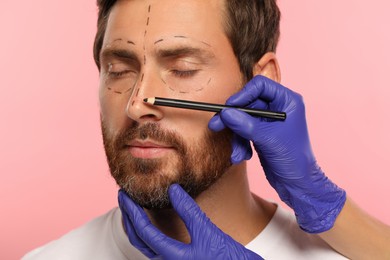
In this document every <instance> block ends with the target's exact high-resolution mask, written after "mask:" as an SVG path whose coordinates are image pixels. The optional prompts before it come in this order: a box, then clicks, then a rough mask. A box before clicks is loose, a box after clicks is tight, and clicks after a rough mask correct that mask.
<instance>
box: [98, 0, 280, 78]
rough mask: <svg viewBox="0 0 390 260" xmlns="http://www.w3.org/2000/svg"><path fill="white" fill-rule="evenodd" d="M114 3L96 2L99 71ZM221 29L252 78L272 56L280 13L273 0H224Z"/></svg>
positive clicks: (244, 73)
mask: <svg viewBox="0 0 390 260" xmlns="http://www.w3.org/2000/svg"><path fill="white" fill-rule="evenodd" d="M116 1H117V0H97V5H98V8H99V14H98V23H97V27H98V29H97V33H96V36H95V43H94V47H93V54H94V59H95V62H96V65H97V66H98V68H99V70H100V58H99V55H100V50H101V48H102V44H103V39H104V33H105V31H106V27H107V21H108V17H109V15H110V11H111V8H112V7H113V6H114V4H115V3H116ZM224 14H225V17H224V27H225V28H224V29H225V33H226V36H227V37H228V39H229V41H230V43H231V45H232V48H233V51H234V54H235V56H236V57H237V60H238V62H239V66H240V70H241V72H242V74H243V76H244V78H245V80H246V81H247V80H249V79H251V78H252V77H253V72H252V69H253V66H254V65H255V64H256V62H257V61H258V60H259V59H260V58H261V57H262V56H263V55H264V54H265V53H267V52H275V51H276V46H277V44H278V40H279V35H280V29H279V22H280V11H279V8H278V6H277V5H276V0H225V10H224Z"/></svg>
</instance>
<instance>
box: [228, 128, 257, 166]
mask: <svg viewBox="0 0 390 260" xmlns="http://www.w3.org/2000/svg"><path fill="white" fill-rule="evenodd" d="M232 150H233V151H232V155H231V156H230V158H231V161H232V163H233V164H238V163H240V162H242V161H244V160H249V159H250V158H252V154H253V152H252V147H251V144H250V142H249V141H248V140H246V139H244V138H242V137H241V136H239V135H236V134H235V135H234V137H233V141H232Z"/></svg>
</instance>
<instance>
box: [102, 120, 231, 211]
mask: <svg viewBox="0 0 390 260" xmlns="http://www.w3.org/2000/svg"><path fill="white" fill-rule="evenodd" d="M101 126H102V133H103V143H104V148H105V151H106V156H107V161H108V164H109V167H110V171H111V175H112V176H113V177H114V179H115V181H116V183H117V184H118V185H119V187H120V188H122V189H123V190H124V191H126V192H127V194H129V196H130V197H131V198H132V199H133V200H134V201H135V202H136V203H138V204H139V205H140V206H142V207H145V208H148V209H163V208H169V207H170V202H169V197H168V188H169V186H170V185H171V184H173V183H178V184H180V185H181V186H182V187H183V189H184V190H185V191H186V192H187V193H188V194H189V195H190V196H191V197H193V198H196V197H197V196H198V195H199V194H200V193H202V192H203V191H205V190H206V189H208V188H209V187H210V186H211V185H212V184H214V183H215V182H216V181H217V180H218V179H219V178H220V177H221V176H222V175H223V174H224V173H225V172H226V171H227V170H228V168H229V167H230V166H231V162H230V154H231V137H232V134H231V132H229V131H228V130H223V131H222V132H219V133H214V132H211V131H209V130H208V129H205V134H204V135H203V136H204V137H203V138H202V139H201V140H195V141H194V142H193V143H192V144H191V145H186V143H185V142H184V140H183V138H182V137H181V136H180V135H179V134H178V133H176V132H174V131H167V130H164V129H162V128H161V127H160V125H159V124H158V123H145V124H142V125H139V124H138V123H134V124H133V125H132V126H130V127H129V128H128V129H126V130H125V131H122V132H120V133H118V134H117V135H115V136H113V135H112V134H110V133H109V131H108V128H107V126H106V124H105V122H104V120H101ZM135 139H140V140H145V139H150V140H151V141H156V142H158V143H162V144H164V145H169V146H172V147H173V148H174V151H175V155H174V156H169V157H167V158H154V159H142V158H135V157H133V156H132V155H131V154H130V152H129V146H128V144H129V143H130V142H131V141H132V140H135Z"/></svg>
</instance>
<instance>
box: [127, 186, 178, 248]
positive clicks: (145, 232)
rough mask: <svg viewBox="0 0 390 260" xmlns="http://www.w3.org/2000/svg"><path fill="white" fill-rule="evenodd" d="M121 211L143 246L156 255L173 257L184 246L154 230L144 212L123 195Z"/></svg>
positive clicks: (156, 229)
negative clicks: (124, 213)
mask: <svg viewBox="0 0 390 260" xmlns="http://www.w3.org/2000/svg"><path fill="white" fill-rule="evenodd" d="M121 199H122V205H123V209H124V211H125V212H126V214H127V215H128V217H129V219H130V221H131V223H132V225H133V227H134V230H135V231H136V233H137V235H138V236H139V237H140V238H141V239H142V240H143V241H144V242H145V244H146V245H147V246H148V247H149V248H150V249H151V250H153V251H154V252H155V253H156V254H157V255H159V254H167V255H175V254H176V253H177V249H178V248H183V247H184V246H185V244H183V243H181V242H178V241H176V240H174V239H172V238H170V237H168V236H166V235H165V234H163V233H162V232H161V231H160V230H159V229H158V228H156V227H155V226H154V225H153V224H152V223H151V222H150V220H149V218H148V216H147V215H146V213H145V212H144V210H143V209H142V208H141V207H140V206H139V205H137V204H135V203H134V202H133V201H132V200H131V199H130V198H129V197H128V196H127V194H125V193H122V196H121Z"/></svg>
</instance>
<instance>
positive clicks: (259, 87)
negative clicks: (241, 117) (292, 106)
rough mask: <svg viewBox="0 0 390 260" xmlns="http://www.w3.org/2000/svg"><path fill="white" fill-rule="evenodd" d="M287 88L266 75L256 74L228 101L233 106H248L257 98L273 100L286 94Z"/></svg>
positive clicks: (266, 100)
mask: <svg viewBox="0 0 390 260" xmlns="http://www.w3.org/2000/svg"><path fill="white" fill-rule="evenodd" d="M286 91H287V88H285V87H283V86H282V85H280V84H279V83H276V82H274V81H272V80H271V79H269V78H267V77H264V76H260V75H258V76H255V77H254V78H253V79H252V80H250V81H249V82H248V83H247V84H246V85H245V86H244V87H243V89H242V90H241V91H239V92H237V93H236V94H234V95H232V96H231V97H230V98H229V99H228V100H227V102H226V104H228V105H233V106H247V105H248V104H250V103H252V102H254V101H255V100H256V99H261V100H263V101H264V102H266V103H269V102H272V101H273V100H275V98H276V97H278V96H281V95H284V94H285V92H286Z"/></svg>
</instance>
